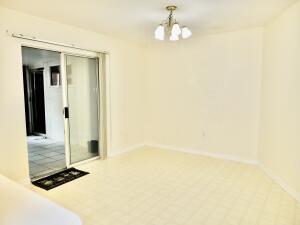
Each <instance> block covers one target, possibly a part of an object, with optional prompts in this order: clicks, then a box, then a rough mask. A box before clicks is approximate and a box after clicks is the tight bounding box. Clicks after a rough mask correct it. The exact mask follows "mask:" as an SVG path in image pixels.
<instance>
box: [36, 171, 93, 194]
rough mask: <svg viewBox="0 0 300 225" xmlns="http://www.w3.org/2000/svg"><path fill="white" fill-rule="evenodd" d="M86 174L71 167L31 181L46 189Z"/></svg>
mask: <svg viewBox="0 0 300 225" xmlns="http://www.w3.org/2000/svg"><path fill="white" fill-rule="evenodd" d="M87 174H89V173H88V172H85V171H81V170H78V169H75V168H73V167H72V168H69V169H66V170H63V171H61V172H59V173H55V174H53V175H50V176H48V177H44V178H41V179H39V180H35V181H32V184H33V185H35V186H37V187H40V188H43V189H45V190H47V191H48V190H50V189H52V188H56V187H58V186H60V185H63V184H65V183H68V182H70V181H72V180H75V179H77V178H79V177H82V176H85V175H87Z"/></svg>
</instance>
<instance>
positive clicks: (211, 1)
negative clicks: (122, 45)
mask: <svg viewBox="0 0 300 225" xmlns="http://www.w3.org/2000/svg"><path fill="white" fill-rule="evenodd" d="M295 1H297V0H185V1H183V0H174V1H169V0H123V1H122V0H26V1H25V0H0V5H3V6H5V7H7V8H11V9H14V10H18V11H22V12H25V13H28V14H31V15H35V16H39V17H44V18H47V19H50V20H54V21H58V22H61V23H66V24H70V25H74V26H77V27H81V28H85V29H89V30H93V31H96V32H99V33H102V34H107V35H110V36H114V37H119V38H123V39H130V40H135V41H142V42H144V41H147V40H152V38H153V30H154V29H155V27H156V26H157V25H158V24H159V23H160V22H161V20H163V19H165V18H166V17H167V14H168V13H167V11H166V10H165V9H164V8H165V6H167V5H170V4H175V5H177V6H178V10H177V11H176V12H175V16H176V19H177V20H178V21H179V22H180V24H182V25H183V24H184V25H187V26H189V27H190V28H191V29H192V31H193V33H194V36H199V35H201V34H206V33H215V32H220V31H227V30H234V29H239V28H245V27H253V26H258V25H263V24H264V23H265V22H267V21H268V20H269V19H270V18H272V17H274V16H276V15H277V14H279V13H280V12H281V11H282V10H283V9H285V8H286V7H288V6H289V5H290V4H292V3H293V2H295Z"/></svg>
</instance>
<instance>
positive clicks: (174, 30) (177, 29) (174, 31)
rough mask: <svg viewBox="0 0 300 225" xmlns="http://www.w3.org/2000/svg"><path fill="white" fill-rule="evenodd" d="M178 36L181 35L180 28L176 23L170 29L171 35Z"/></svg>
mask: <svg viewBox="0 0 300 225" xmlns="http://www.w3.org/2000/svg"><path fill="white" fill-rule="evenodd" d="M179 34H181V30H180V27H179V25H178V23H174V25H173V27H172V35H179Z"/></svg>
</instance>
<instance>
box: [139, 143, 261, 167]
mask: <svg viewBox="0 0 300 225" xmlns="http://www.w3.org/2000/svg"><path fill="white" fill-rule="evenodd" d="M145 146H147V147H152V148H160V149H167V150H172V151H178V152H184V153H190V154H195V155H202V156H207V157H212V158H218V159H224V160H230V161H235V162H241V163H247V164H252V165H257V164H258V162H257V161H256V160H249V159H244V158H241V157H238V156H232V155H226V154H221V153H211V152H208V151H205V150H201V149H194V148H181V147H177V146H171V145H162V144H156V143H151V142H147V143H145Z"/></svg>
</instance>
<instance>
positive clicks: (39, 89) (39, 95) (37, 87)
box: [31, 68, 46, 134]
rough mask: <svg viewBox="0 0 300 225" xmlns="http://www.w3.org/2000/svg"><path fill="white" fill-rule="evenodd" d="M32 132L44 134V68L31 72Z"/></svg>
mask: <svg viewBox="0 0 300 225" xmlns="http://www.w3.org/2000/svg"><path fill="white" fill-rule="evenodd" d="M31 82H32V88H33V90H32V99H31V100H32V107H33V111H32V112H33V132H34V133H39V134H46V119H45V97H44V96H45V94H44V68H39V69H35V70H32V72H31Z"/></svg>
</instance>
